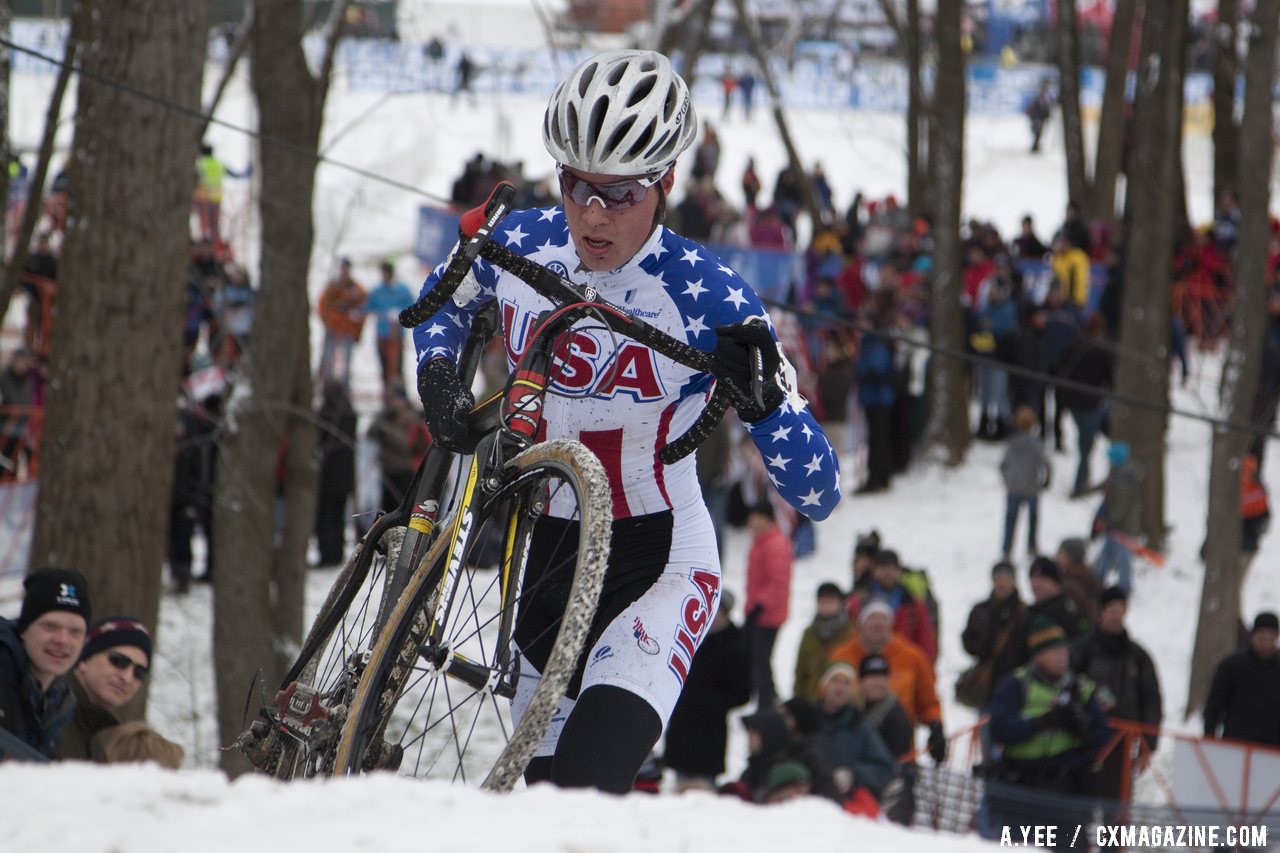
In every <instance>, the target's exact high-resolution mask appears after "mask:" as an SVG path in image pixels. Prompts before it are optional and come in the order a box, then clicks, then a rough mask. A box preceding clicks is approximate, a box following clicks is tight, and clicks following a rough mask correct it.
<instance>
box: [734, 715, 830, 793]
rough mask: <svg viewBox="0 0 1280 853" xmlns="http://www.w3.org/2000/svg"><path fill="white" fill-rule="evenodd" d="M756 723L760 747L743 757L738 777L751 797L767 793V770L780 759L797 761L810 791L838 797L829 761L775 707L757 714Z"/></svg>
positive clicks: (781, 760) (779, 761) (780, 760)
mask: <svg viewBox="0 0 1280 853" xmlns="http://www.w3.org/2000/svg"><path fill="white" fill-rule="evenodd" d="M757 725H758V727H759V731H760V740H761V747H760V751H759V752H753V753H752V754H751V756H750V757H749V758H748V759H747V768H746V770H744V771H743V772H742V778H741V779H740V783H741V786H742V787H743V788H745V789H746V791H747V792H748V793H749V795H750V797H751V798H752V799H753V800H755V801H757V802H761V801H763V800H764V798H765V795H766V794H767V793H768V791H767V782H768V780H769V771H770V770H771V769H772V768H773V767H774V766H775V765H777V764H779V763H781V762H783V761H798V762H800V763H801V764H803V765H804V766H805V767H806V768H808V770H809V792H810V793H812V794H814V795H816V796H819V797H826V798H827V799H830V800H832V801H834V802H837V803H838V802H840V801H841V797H840V792H839V791H837V790H836V783H835V780H834V779H832V777H831V765H830V764H828V763H827V760H826V759H825V758H824V757H823V756H822V753H821V752H820V751H819V750H818V749H817V748H816V746H815V745H814V744H813V743H812V742H811V741H809V740H807V739H801V738H797V737H796V736H795V735H794V734H792V733H791V729H790V728H789V727H788V726H787V721H786V720H785V719H784V718H783V717H782V715H781V714H779V713H778V712H776V711H766V712H764V713H763V714H761V715H759V722H758V723H757Z"/></svg>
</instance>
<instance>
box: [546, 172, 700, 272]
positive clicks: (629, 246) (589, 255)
mask: <svg viewBox="0 0 1280 853" xmlns="http://www.w3.org/2000/svg"><path fill="white" fill-rule="evenodd" d="M565 171H566V172H568V173H569V174H571V175H574V176H576V177H578V178H581V179H582V180H584V181H587V182H588V183H592V184H596V185H602V184H612V183H617V182H618V181H626V180H630V179H632V178H634V177H635V176H632V175H603V174H599V173H597V172H579V171H578V170H576V169H569V168H566V169H565ZM674 181H675V176H674V173H673V171H670V170H669V171H668V172H667V174H666V175H664V176H663V177H662V180H661V181H660V182H659V183H660V184H661V185H662V192H663V193H669V192H670V191H671V185H672V183H673V182H674ZM657 209H658V187H657V185H655V186H652V187H649V188H648V191H647V192H646V193H645V195H644V198H643V199H641V200H640V202H639V204H635V205H632V206H631V207H605V206H604V205H603V204H601V202H600V201H599V199H598V198H589V199H588V200H587V203H586V204H585V205H581V204H578V203H577V202H575V201H574V200H573V198H572V197H571V196H569V195H568V194H567V193H566V194H565V199H564V215H565V219H566V220H567V221H568V223H569V235H570V236H571V237H572V238H573V246H574V248H575V249H576V250H577V252H578V259H579V260H581V261H582V265H583V266H584V267H586V268H587V269H589V270H592V271H593V272H606V271H608V270H612V269H617V268H618V267H620V266H622V265H623V264H625V263H626V262H627V261H629V260H631V258H632V256H634V255H635V253H636V252H637V251H639V249H640V247H641V246H643V245H644V242H645V240H648V239H649V234H650V232H651V231H652V229H653V217H654V213H655V212H656V211H657Z"/></svg>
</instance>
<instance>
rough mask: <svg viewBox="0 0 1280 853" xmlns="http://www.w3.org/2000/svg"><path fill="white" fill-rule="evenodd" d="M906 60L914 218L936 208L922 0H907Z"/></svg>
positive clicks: (910, 206)
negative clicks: (930, 156)
mask: <svg viewBox="0 0 1280 853" xmlns="http://www.w3.org/2000/svg"><path fill="white" fill-rule="evenodd" d="M903 34H904V35H905V40H904V51H905V53H906V60H907V209H908V211H909V212H910V214H911V218H912V220H915V219H919V218H920V217H921V216H923V215H924V213H925V212H926V211H929V210H932V209H933V198H932V195H931V192H930V189H931V186H932V184H931V182H930V180H929V148H928V140H929V137H930V133H929V127H930V120H929V117H930V115H931V111H930V109H929V105H928V104H927V103H926V101H925V95H924V76H923V75H924V50H923V47H922V46H923V41H924V35H923V33H922V32H921V31H920V0H907V23H906V26H905V27H904V28H903Z"/></svg>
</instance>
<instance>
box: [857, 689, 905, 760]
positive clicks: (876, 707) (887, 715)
mask: <svg viewBox="0 0 1280 853" xmlns="http://www.w3.org/2000/svg"><path fill="white" fill-rule="evenodd" d="M862 718H863V719H864V720H866V721H867V724H868V725H869V726H871V727H872V728H874V729H875V730H876V732H877V733H878V734H879V735H880V739H881V740H882V741H884V745H885V748H886V749H888V750H889V754H890V755H892V756H893V758H894V760H895V761H901V760H902V759H903V757H905V756H908V755H910V754H911V753H912V751H913V750H915V738H914V736H913V734H912V729H911V721H910V720H909V719H907V712H906V711H904V710H902V703H901V702H899V701H898V697H897V696H894V695H893V692H892V691H890V693H889V695H888V696H886V697H884V698H883V699H881V700H880V701H879V702H874V703H871V704H869V705H867V707H866V710H865V711H863V713H862Z"/></svg>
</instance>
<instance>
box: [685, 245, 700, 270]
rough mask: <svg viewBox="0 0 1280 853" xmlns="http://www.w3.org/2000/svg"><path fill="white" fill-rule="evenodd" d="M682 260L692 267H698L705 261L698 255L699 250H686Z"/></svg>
mask: <svg viewBox="0 0 1280 853" xmlns="http://www.w3.org/2000/svg"><path fill="white" fill-rule="evenodd" d="M680 260H682V261H686V262H687V263H688V264H689V266H691V267H696V266H697V265H698V263H699V262H701V261H702V260H703V259H702V256H701V255H699V254H698V250H697V249H685V251H684V255H683V257H681V258H680Z"/></svg>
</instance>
